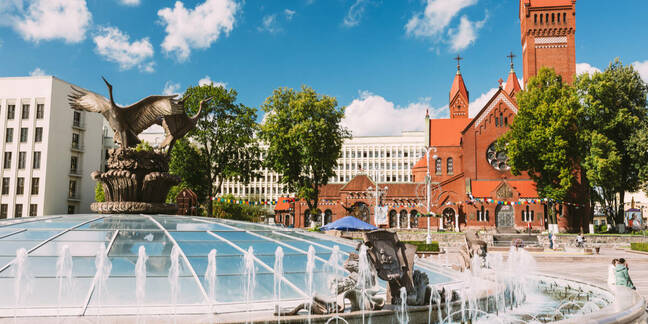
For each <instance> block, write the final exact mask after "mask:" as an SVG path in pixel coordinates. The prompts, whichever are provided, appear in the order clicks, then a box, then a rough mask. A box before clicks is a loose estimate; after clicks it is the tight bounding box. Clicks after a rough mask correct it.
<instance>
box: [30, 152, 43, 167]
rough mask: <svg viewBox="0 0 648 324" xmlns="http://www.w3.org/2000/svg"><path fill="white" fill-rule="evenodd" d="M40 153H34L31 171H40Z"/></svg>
mask: <svg viewBox="0 0 648 324" xmlns="http://www.w3.org/2000/svg"><path fill="white" fill-rule="evenodd" d="M40 160H41V152H34V161H33V162H32V168H33V169H40V162H41V161H40Z"/></svg>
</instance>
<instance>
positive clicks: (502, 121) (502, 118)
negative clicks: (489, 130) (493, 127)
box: [499, 113, 504, 127]
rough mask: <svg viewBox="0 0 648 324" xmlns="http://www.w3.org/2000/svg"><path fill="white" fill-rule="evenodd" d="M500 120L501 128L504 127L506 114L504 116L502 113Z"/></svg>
mask: <svg viewBox="0 0 648 324" xmlns="http://www.w3.org/2000/svg"><path fill="white" fill-rule="evenodd" d="M499 118H500V127H501V126H504V114H503V113H500V117H499Z"/></svg>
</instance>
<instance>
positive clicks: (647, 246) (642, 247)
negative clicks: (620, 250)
mask: <svg viewBox="0 0 648 324" xmlns="http://www.w3.org/2000/svg"><path fill="white" fill-rule="evenodd" d="M630 248H631V249H633V250H635V251H643V252H648V243H630Z"/></svg>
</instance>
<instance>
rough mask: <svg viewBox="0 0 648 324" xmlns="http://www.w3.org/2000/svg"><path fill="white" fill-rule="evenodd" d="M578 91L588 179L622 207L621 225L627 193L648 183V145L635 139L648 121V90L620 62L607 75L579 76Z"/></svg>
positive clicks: (610, 201) (610, 202) (609, 200)
mask: <svg viewBox="0 0 648 324" xmlns="http://www.w3.org/2000/svg"><path fill="white" fill-rule="evenodd" d="M575 87H576V88H577V89H578V95H579V97H580V100H581V103H582V105H583V108H584V118H583V119H582V120H581V122H582V128H583V129H584V130H585V144H586V145H585V147H584V149H585V161H584V167H585V169H586V170H587V177H588V179H589V180H590V181H591V184H592V185H593V186H595V187H597V188H598V189H599V190H600V191H601V193H602V195H601V196H602V198H603V199H604V201H602V203H603V204H606V205H608V206H611V205H612V206H614V207H616V208H617V209H618V213H617V219H616V221H617V222H619V221H622V217H623V199H624V193H625V192H628V191H630V192H634V191H637V190H638V189H639V188H640V186H641V184H642V182H644V181H645V180H643V181H642V175H643V174H644V173H643V172H644V171H642V170H644V169H645V166H646V163H647V161H646V159H645V156H643V155H645V151H646V146H645V145H641V143H640V142H637V141H636V138H637V136H638V135H639V134H638V132H640V131H642V129H644V128H645V125H646V122H647V119H648V118H647V117H648V111H647V107H646V92H647V91H648V88H647V86H646V84H645V83H644V82H643V81H642V80H641V76H640V75H639V73H637V71H635V70H634V69H633V68H632V66H631V65H627V66H624V65H623V64H622V63H621V61H619V59H616V60H615V61H614V62H612V63H610V65H609V66H608V68H607V69H605V71H603V72H595V73H593V74H591V75H590V74H583V75H581V76H579V77H578V78H577V80H576V83H575ZM644 143H645V142H644ZM642 146H643V147H642ZM643 179H645V177H644V178H643ZM617 198H618V199H619V200H618V201H617V200H616V199H617Z"/></svg>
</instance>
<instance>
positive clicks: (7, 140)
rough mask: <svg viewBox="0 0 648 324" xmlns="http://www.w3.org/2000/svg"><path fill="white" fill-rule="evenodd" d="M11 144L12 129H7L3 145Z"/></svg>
mask: <svg viewBox="0 0 648 324" xmlns="http://www.w3.org/2000/svg"><path fill="white" fill-rule="evenodd" d="M11 142H13V128H7V131H6V133H5V143H11Z"/></svg>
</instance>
